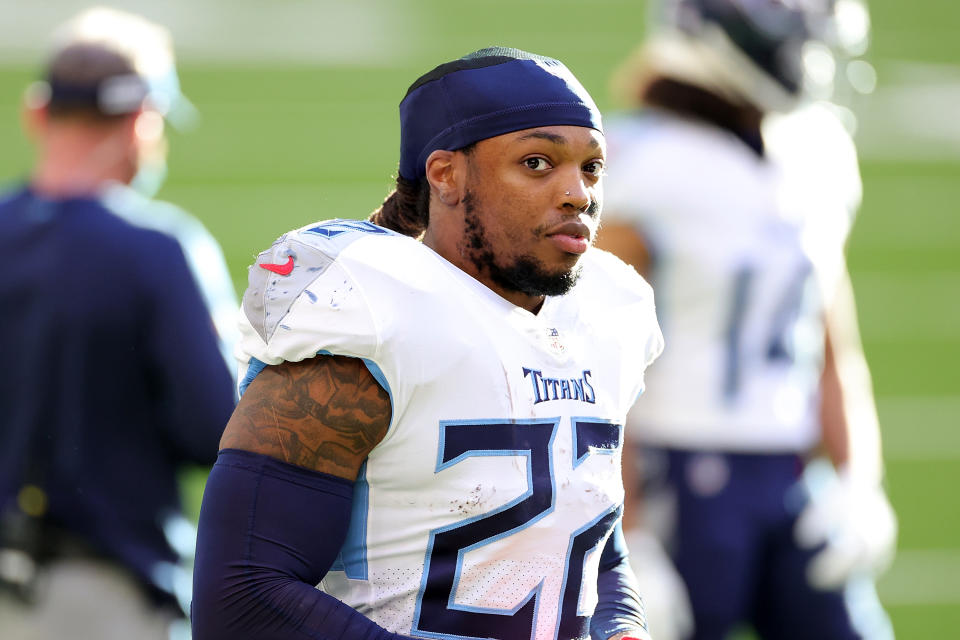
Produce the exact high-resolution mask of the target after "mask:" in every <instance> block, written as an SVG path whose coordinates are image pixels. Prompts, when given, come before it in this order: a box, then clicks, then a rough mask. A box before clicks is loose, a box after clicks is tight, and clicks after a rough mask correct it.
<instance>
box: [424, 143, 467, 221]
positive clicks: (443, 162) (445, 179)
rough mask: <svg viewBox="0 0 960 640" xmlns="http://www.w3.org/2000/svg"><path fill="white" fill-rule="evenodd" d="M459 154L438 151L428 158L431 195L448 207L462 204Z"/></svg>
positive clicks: (442, 150) (428, 179) (428, 178)
mask: <svg viewBox="0 0 960 640" xmlns="http://www.w3.org/2000/svg"><path fill="white" fill-rule="evenodd" d="M458 164H459V163H458V162H457V154H456V152H454V151H446V150H444V149H437V150H436V151H433V152H431V153H430V155H429V156H427V175H426V177H427V182H429V183H430V195H431V196H434V197H436V198H437V199H438V200H439V201H440V202H442V203H443V204H444V205H446V206H448V207H455V206H456V205H457V204H458V203H459V202H460V182H461V178H460V175H459V171H458V166H457V165H458Z"/></svg>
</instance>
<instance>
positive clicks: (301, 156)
mask: <svg viewBox="0 0 960 640" xmlns="http://www.w3.org/2000/svg"><path fill="white" fill-rule="evenodd" d="M120 4H121V5H122V4H123V3H120ZM127 4H129V3H127ZM211 4H215V3H209V2H208V3H203V6H207V7H208V9H209V6H210V5H211ZM221 4H222V6H227V3H226V2H223V3H221ZM319 4H321V5H322V4H324V3H319ZM327 4H329V5H330V6H333V3H327ZM294 5H297V3H293V2H277V3H271V4H270V7H271V9H270V11H271V12H274V11H276V12H282V11H284V10H286V9H285V8H290V7H293V6H294ZM132 6H137V5H136V4H133V5H132ZM238 6H243V7H245V8H246V10H247V13H250V12H251V11H252V10H251V9H250V7H251V6H255V5H252V4H251V3H249V2H244V3H241V4H240V5H238ZM266 6H267V3H263V7H266ZM359 6H361V7H363V6H366V7H368V8H371V9H373V10H376V9H377V8H378V7H381V8H382V7H386V6H387V3H385V2H373V1H367V2H362V3H360V5H359ZM389 6H390V10H391V11H392V12H394V13H395V14H396V15H397V16H399V17H397V18H396V20H395V21H394V22H392V23H390V24H386V25H384V24H382V22H383V21H382V20H379V19H378V20H377V21H376V22H377V24H378V25H379V27H378V28H379V29H380V31H378V34H379V36H378V37H380V36H382V37H383V44H382V46H380V47H379V48H378V47H377V43H376V42H374V43H370V42H366V43H365V44H366V45H367V46H366V47H365V48H364V49H363V50H364V51H365V52H366V53H364V54H363V55H362V56H359V59H357V60H351V59H346V60H345V59H344V56H342V55H341V56H337V55H334V54H331V53H329V52H326V53H324V52H321V53H319V54H318V55H317V56H316V57H317V58H324V57H326V58H329V59H331V60H333V61H332V62H323V61H322V60H317V59H316V58H313V57H311V56H305V60H299V59H297V58H296V56H294V55H291V54H289V53H287V54H284V55H278V56H277V57H278V58H281V59H274V57H273V56H270V55H267V54H264V55H263V56H261V57H258V55H252V54H251V55H246V56H245V55H244V54H243V47H238V46H236V43H235V42H234V43H230V44H231V46H227V44H228V43H225V41H226V40H230V39H231V37H232V36H231V34H235V33H244V32H243V31H242V29H240V28H239V27H237V26H236V25H233V27H236V29H235V30H232V31H231V30H226V31H224V32H216V33H211V34H209V42H207V43H206V44H208V45H209V47H210V49H209V50H205V49H204V48H203V46H200V45H198V44H197V41H191V42H192V43H193V44H191V46H189V47H187V48H186V50H187V51H188V54H186V55H184V56H183V60H182V64H181V76H182V82H183V85H184V87H185V88H186V91H187V93H188V95H189V96H190V97H191V99H192V100H193V102H194V103H195V104H196V105H197V107H198V108H199V110H200V112H201V114H202V121H201V124H200V126H199V127H198V128H197V129H196V130H195V131H192V132H189V133H186V134H179V133H174V134H173V135H172V144H173V150H172V157H171V172H170V177H169V180H168V182H167V185H166V187H165V188H164V190H163V192H162V196H163V197H164V198H166V199H169V200H171V201H173V202H176V203H178V204H180V205H182V206H184V207H185V208H187V209H189V210H190V211H192V212H194V213H195V214H196V215H198V216H199V217H200V218H201V219H203V220H204V222H205V223H206V224H207V225H208V227H209V228H210V229H211V231H212V232H213V233H214V234H215V235H216V236H217V237H218V238H219V239H220V241H221V242H222V244H223V248H224V251H225V253H226V256H227V260H228V263H229V266H230V269H231V273H232V275H233V277H234V281H235V283H236V286H237V289H238V291H242V290H243V288H244V286H245V281H246V267H247V265H249V264H250V263H251V262H252V260H253V257H254V256H255V255H256V253H257V252H259V251H260V250H261V249H263V248H265V247H266V246H268V245H269V244H270V242H272V240H273V239H274V238H275V237H276V236H278V235H279V234H281V233H282V232H284V231H286V230H288V229H290V228H293V227H296V226H300V225H303V224H306V223H308V222H310V221H313V220H316V219H320V218H328V217H363V216H365V215H367V214H368V213H369V211H370V210H372V209H373V208H374V207H375V206H376V205H377V204H378V203H379V202H380V200H381V199H382V197H383V195H384V194H385V193H386V192H387V191H388V189H389V187H390V185H391V183H392V176H393V175H394V172H395V170H396V161H397V149H398V145H399V138H398V130H397V129H398V127H397V123H398V118H397V113H396V106H397V103H398V101H399V99H400V98H401V97H402V95H403V92H404V91H405V89H406V86H407V85H408V84H409V83H410V82H411V81H412V80H413V79H414V78H415V77H416V76H417V75H419V74H420V73H422V72H424V71H426V70H427V69H429V68H430V67H432V66H433V65H434V64H436V63H438V62H441V61H445V60H447V59H452V58H455V57H458V56H459V55H462V54H463V53H466V52H468V51H470V50H473V49H476V48H479V47H481V46H486V45H490V44H505V45H510V46H517V47H521V48H525V49H528V50H532V51H535V52H538V53H543V54H547V55H554V56H557V57H560V58H562V59H564V60H565V61H566V62H567V63H568V66H570V67H571V68H572V69H573V70H574V72H575V73H577V74H578V76H579V77H580V78H581V80H582V81H583V82H584V84H585V85H586V86H587V87H588V88H589V89H590V90H591V91H592V92H593V93H594V95H595V97H596V98H597V100H598V102H599V103H600V104H601V106H602V107H604V108H606V107H608V106H609V105H610V103H609V100H608V98H607V93H606V79H607V76H608V74H609V71H610V70H611V68H612V67H613V65H614V64H615V63H616V62H617V61H618V60H619V59H620V58H621V57H622V56H623V55H625V54H626V53H627V52H628V51H629V50H630V49H631V48H632V46H633V45H634V44H635V43H636V41H637V38H638V37H639V34H640V33H641V31H642V24H643V18H644V12H643V11H642V9H641V8H640V5H638V4H636V3H633V2H628V1H627V0H596V1H594V2H592V3H584V2H571V1H568V0H552V1H549V2H548V1H546V0H527V1H525V2H516V1H515V0H512V1H506V0H495V1H487V2H481V3H473V4H470V5H465V4H462V3H452V2H440V1H434V0H430V1H422V2H418V1H414V0H407V1H405V2H402V1H399V0H398V2H396V3H391V4H390V5H389ZM871 10H872V15H873V20H874V28H873V34H874V41H873V45H872V49H871V59H872V61H873V63H874V64H875V66H876V67H877V70H878V72H879V87H878V91H877V94H876V97H875V99H874V101H872V102H871V101H869V100H868V101H865V102H864V103H863V104H862V105H861V107H862V109H863V125H864V126H863V129H862V136H861V137H860V138H859V139H858V142H859V143H860V144H861V148H862V149H863V158H862V172H863V178H864V185H865V200H864V205H863V208H862V211H861V215H860V218H859V220H858V222H857V225H856V227H855V228H854V232H853V235H852V238H851V242H850V250H849V260H850V268H851V272H852V276H853V280H854V286H855V288H856V291H857V297H858V303H859V309H860V320H861V327H862V333H863V339H864V344H865V348H866V353H867V358H868V360H869V362H870V364H871V367H872V371H873V376H874V383H875V389H876V393H877V397H878V402H879V409H880V416H881V420H882V424H883V430H884V438H885V451H886V456H887V461H888V462H887V469H888V480H889V489H890V495H891V498H892V500H893V503H894V506H895V508H896V510H897V512H898V514H899V517H900V525H901V531H900V543H899V546H900V552H899V555H898V559H897V562H896V563H895V565H894V566H893V568H892V570H891V571H890V572H889V573H888V574H887V575H886V576H885V578H884V579H883V580H882V582H881V584H880V592H881V597H882V599H883V600H884V602H885V604H886V605H887V606H888V608H889V611H890V612H891V615H892V617H893V620H894V625H895V628H896V631H897V635H898V637H899V638H901V639H908V640H927V639H934V638H938V639H939V638H949V637H957V636H958V631H957V630H958V629H960V499H958V498H957V496H956V494H955V489H954V487H956V486H957V485H958V484H960V424H958V423H960V370H958V362H960V211H958V204H957V203H958V202H960V133H958V129H957V125H955V124H953V123H952V122H951V121H950V120H951V117H952V116H953V114H955V113H956V112H957V110H958V108H960V47H958V46H957V44H956V43H957V40H956V26H957V25H958V24H960V5H956V4H954V3H950V2H946V0H922V1H921V0H918V1H917V2H909V3H907V2H897V1H895V0H882V1H880V0H875V1H874V2H873V3H872V4H871ZM259 11H263V12H266V11H268V10H267V9H259ZM14 13H15V12H14ZM8 15H9V14H8ZM263 15H264V16H267V15H268V14H266V13H264V14H263ZM59 18H60V16H54V15H52V14H51V15H50V16H49V20H50V21H51V22H50V24H52V23H54V22H55V21H56V20H59ZM381 18H382V16H381ZM401 18H402V19H401ZM353 20H354V21H353V22H351V23H350V24H348V25H346V26H343V27H342V28H341V26H342V25H339V24H326V23H324V24H319V23H318V24H314V23H310V24H303V25H300V26H302V28H303V29H304V30H308V32H311V31H312V33H313V34H315V35H314V36H313V37H314V38H315V39H316V40H317V41H318V42H319V41H325V39H328V38H331V37H333V38H335V39H338V40H337V41H338V42H341V41H342V42H345V43H348V42H350V41H351V38H354V39H363V38H365V34H363V33H362V27H358V26H357V24H358V23H357V21H356V20H357V19H356V16H354V17H353ZM373 20H374V18H373V17H371V21H373ZM225 24H227V25H230V22H229V20H227V21H226V23H225ZM359 24H361V25H362V21H360V23H359ZM294 26H296V25H294ZM358 29H360V31H358ZM2 31H3V30H2V29H0V34H2ZM301 36H302V34H301ZM284 37H285V33H284V32H276V33H267V32H266V30H265V31H264V33H263V34H262V38H263V39H265V40H266V41H267V44H264V42H262V41H260V42H258V44H257V48H256V51H269V50H270V47H269V39H270V38H273V39H274V40H275V41H277V42H280V41H282V40H283V39H284ZM218 38H219V39H220V40H217V39H218ZM300 39H301V40H304V38H302V37H301V38H300ZM201 42H202V41H201ZM218 42H220V44H221V45H222V48H218V46H220V45H218ZM310 42H311V40H310V38H306V39H305V43H306V44H304V45H303V46H305V47H307V48H308V50H309V47H310ZM317 46H318V47H320V45H319V44H318V45H317ZM278 48H281V49H282V47H280V45H278ZM2 50H3V48H2V46H0V51H2ZM223 50H229V52H228V53H223ZM318 50H319V49H318ZM234 51H239V53H230V52H234ZM284 51H286V49H284ZM324 51H326V50H324ZM371 52H372V53H371ZM8 57H9V59H7V60H6V61H5V59H4V58H0V176H9V177H10V178H11V179H16V177H17V176H23V175H25V174H26V172H27V170H28V167H29V164H30V160H29V157H30V156H29V146H28V144H27V142H26V141H25V139H24V138H23V137H22V135H21V134H20V133H19V132H18V128H17V122H18V100H19V96H20V92H21V91H22V89H23V87H24V86H25V85H26V83H27V82H28V80H29V79H31V76H32V72H33V67H32V65H29V64H24V63H23V62H22V57H16V56H8ZM14 59H16V60H17V61H16V62H14V61H13V60H14ZM951 99H952V104H951V103H949V102H948V100H951ZM938 123H946V124H945V125H941V124H938ZM938 127H940V128H938Z"/></svg>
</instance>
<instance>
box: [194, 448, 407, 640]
mask: <svg viewBox="0 0 960 640" xmlns="http://www.w3.org/2000/svg"><path fill="white" fill-rule="evenodd" d="M352 484H353V483H351V482H349V481H348V480H344V479H342V478H337V477H335V476H330V475H327V474H323V473H318V472H314V471H310V470H308V469H302V468H300V467H296V466H293V465H289V464H286V463H283V462H280V461H278V460H274V459H273V458H270V457H267V456H263V455H260V454H256V453H249V452H245V451H237V450H230V449H227V450H224V451H221V452H220V455H219V457H218V459H217V462H216V464H215V465H214V467H213V470H212V471H211V473H210V477H209V479H208V480H207V486H206V489H205V491H204V496H203V506H202V508H201V512H200V522H199V528H198V538H197V556H196V563H195V566H194V578H193V583H194V587H193V588H194V596H193V606H192V611H191V621H192V627H193V637H194V640H226V639H227V638H230V639H231V640H235V639H236V638H258V639H259V640H286V639H293V638H296V639H298V640H303V639H306V638H314V639H316V640H345V639H347V638H350V639H351V640H354V639H356V640H397V639H400V638H403V636H399V635H396V634H393V633H390V632H388V631H386V630H385V629H383V628H382V627H380V626H379V625H377V624H375V623H374V622H373V621H371V620H370V619H369V618H366V617H365V616H363V615H361V614H360V613H358V612H357V611H356V610H354V609H352V608H351V607H348V606H347V605H345V604H344V603H342V602H340V601H339V600H337V599H336V598H334V597H333V596H330V595H328V594H326V593H323V592H322V591H320V590H318V589H316V588H315V585H316V584H318V583H319V582H320V580H321V579H322V578H323V576H324V575H325V574H326V572H327V570H328V569H329V568H330V565H331V564H332V563H333V561H334V560H335V559H336V556H337V553H338V552H339V550H340V547H341V545H342V544H343V541H344V539H345V537H346V533H347V527H348V525H349V520H350V506H351V503H352V499H353V487H352Z"/></svg>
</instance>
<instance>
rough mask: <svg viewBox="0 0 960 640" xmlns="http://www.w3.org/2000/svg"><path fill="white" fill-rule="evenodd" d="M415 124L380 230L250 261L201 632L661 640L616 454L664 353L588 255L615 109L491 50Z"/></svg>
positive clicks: (640, 294) (532, 60)
mask: <svg viewBox="0 0 960 640" xmlns="http://www.w3.org/2000/svg"><path fill="white" fill-rule="evenodd" d="M504 88H509V90H504ZM400 121H401V134H400V137H401V148H400V168H399V177H398V178H397V187H396V190H395V191H394V192H393V193H392V194H391V195H390V196H389V197H388V198H387V200H386V201H385V202H384V203H383V206H382V207H381V208H380V209H379V210H377V211H376V212H375V214H374V215H373V216H372V222H367V221H353V220H328V221H324V222H317V223H314V224H310V225H307V226H305V227H303V228H301V229H297V230H295V231H292V232H290V233H287V234H285V235H284V236H282V237H281V238H280V239H279V240H277V241H276V242H275V243H274V245H273V246H272V247H271V248H269V249H268V250H266V251H264V252H263V253H262V254H260V256H259V258H258V259H257V261H256V263H255V264H254V265H253V266H251V267H250V284H249V287H248V289H247V291H246V293H245V295H244V298H243V310H244V314H243V319H242V333H243V339H242V349H243V352H244V375H243V379H242V382H241V389H242V390H243V395H242V398H241V400H240V403H239V405H238V407H237V410H236V411H235V413H234V415H233V417H232V419H231V420H230V422H229V424H228V425H227V428H226V432H225V433H224V436H223V439H222V442H221V447H222V449H221V452H220V458H219V460H218V462H217V464H216V465H215V467H214V470H213V472H212V474H211V476H210V480H209V482H208V484H207V488H206V493H205V495H204V499H203V507H202V512H201V517H200V536H199V541H198V552H197V564H196V569H195V571H194V579H195V592H194V593H195V597H194V603H193V630H194V637H195V638H196V639H197V640H214V639H226V638H271V639H281V638H303V637H313V638H326V639H331V640H335V639H336V640H340V639H342V640H348V639H349V640H353V639H355V638H368V639H389V638H410V637H415V638H458V639H465V638H497V639H499V640H518V639H521V638H523V639H529V640H548V639H549V640H553V639H555V638H561V639H563V640H573V639H583V640H585V639H587V638H593V639H595V640H608V639H610V638H627V637H633V638H641V637H642V638H646V637H648V636H647V633H646V627H645V621H644V617H643V611H642V605H641V602H640V600H639V599H638V594H637V592H636V590H635V587H634V586H633V581H634V579H633V577H632V574H631V572H630V571H629V565H628V562H627V560H626V551H625V549H624V546H623V540H622V536H621V533H620V525H619V522H620V517H621V516H620V514H621V505H622V500H623V486H622V480H621V472H620V450H621V442H622V425H623V421H624V419H625V417H626V412H627V409H628V408H629V407H630V405H632V404H633V402H634V400H635V399H636V397H637V395H638V394H639V393H640V392H641V390H642V388H643V370H644V368H645V367H646V365H647V364H648V363H649V362H650V361H651V360H653V358H655V357H656V355H657V354H658V353H659V352H660V349H661V336H660V331H659V328H658V326H657V323H656V319H655V314H654V310H653V299H652V296H651V291H650V289H649V287H648V286H647V284H646V283H645V282H644V281H643V280H642V279H641V278H640V277H639V276H638V275H637V274H636V273H635V272H634V270H633V269H631V268H630V267H628V266H627V265H625V264H624V263H623V262H621V261H620V260H618V259H616V258H615V257H614V256H612V255H610V254H608V253H605V252H601V251H598V250H596V249H594V248H592V247H591V244H592V242H593V238H594V234H595V232H596V229H597V224H598V218H599V213H600V203H601V175H602V173H603V170H604V155H605V151H604V148H605V144H604V139H603V134H602V132H601V124H600V116H599V112H598V111H597V108H596V106H595V105H594V103H593V100H592V99H591V98H590V96H589V95H588V94H587V92H586V91H585V90H584V89H583V87H582V86H581V84H580V83H579V82H578V81H577V79H576V78H575V77H574V76H573V75H572V74H571V73H570V71H569V70H568V69H567V68H566V67H565V66H564V65H563V64H562V63H560V62H558V61H557V60H554V59H551V58H545V57H541V56H537V55H533V54H529V53H526V52H523V51H519V50H516V49H508V48H500V47H497V48H490V49H484V50H480V51H477V52H475V53H472V54H470V55H467V56H465V57H463V58H461V59H458V60H454V61H451V62H448V63H445V64H442V65H440V66H438V67H436V68H435V69H434V70H432V71H430V72H428V73H427V74H425V75H423V76H422V77H420V78H419V79H418V80H417V81H416V82H414V83H413V85H411V87H410V88H409V90H408V91H407V94H406V96H405V97H404V99H403V101H402V102H401V103H400ZM318 583H319V586H320V588H319V589H317V588H315V586H316V585H318Z"/></svg>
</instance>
